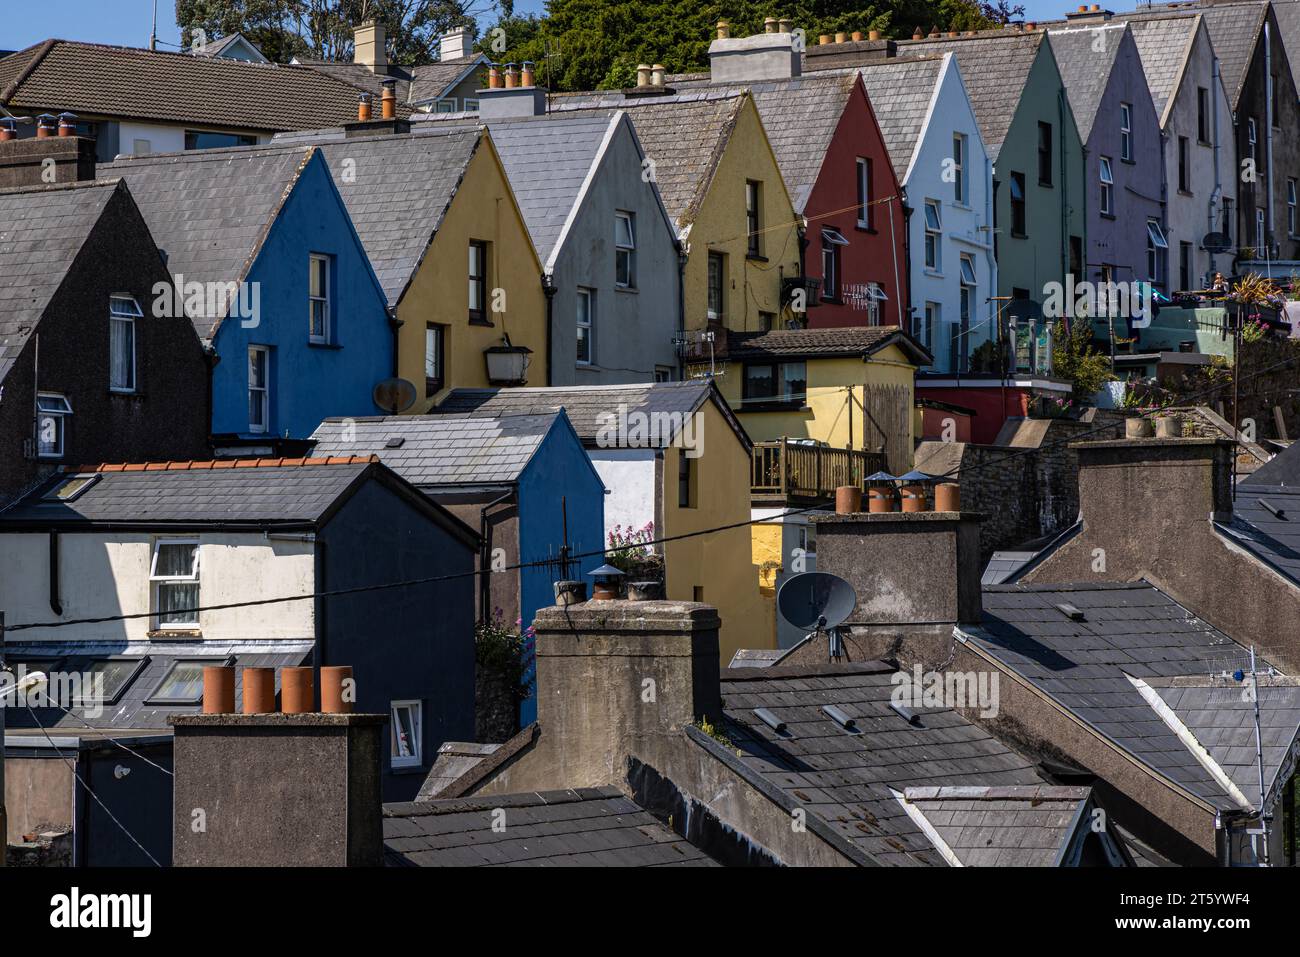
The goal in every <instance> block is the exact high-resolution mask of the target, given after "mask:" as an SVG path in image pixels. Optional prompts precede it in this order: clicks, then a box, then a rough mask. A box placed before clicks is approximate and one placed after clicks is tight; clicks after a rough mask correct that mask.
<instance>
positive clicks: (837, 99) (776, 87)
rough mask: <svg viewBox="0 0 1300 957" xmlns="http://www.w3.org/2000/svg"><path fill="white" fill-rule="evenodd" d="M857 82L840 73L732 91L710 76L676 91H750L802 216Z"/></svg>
mask: <svg viewBox="0 0 1300 957" xmlns="http://www.w3.org/2000/svg"><path fill="white" fill-rule="evenodd" d="M856 82H857V77H856V75H854V74H852V73H842V72H837V73H809V74H805V75H803V76H800V77H794V78H792V79H789V80H763V81H759V82H753V83H745V84H731V85H724V84H712V83H710V82H709V78H708V76H707V75H705V76H704V77H703V78H702V79H685V80H683V81H682V82H674V84H673V86H674V88H675V89H690V88H697V87H699V88H708V89H711V90H715V91H721V90H729V91H731V92H734V93H740V92H742V91H744V90H749V92H750V95H751V96H753V98H754V105H755V106H756V107H758V115H759V116H760V117H761V118H762V120H763V129H765V130H766V131H767V138H768V140H769V142H771V144H772V151H773V152H774V153H775V154H776V161H777V165H779V166H780V167H781V178H782V179H784V180H785V185H786V189H788V190H789V191H790V199H791V201H792V202H793V203H794V208H795V211H796V212H800V213H801V212H803V209H804V206H805V205H807V203H808V197H809V196H810V195H811V193H812V188H813V186H814V185H816V183H817V176H818V174H819V173H820V172H821V168H822V163H823V161H824V160H825V159H826V150H827V148H828V147H829V146H830V142H831V138H832V137H833V136H834V135H835V130H836V129H837V128H838V127H839V124H840V119H841V117H843V115H844V108H845V107H846V106H847V105H848V102H849V94H850V93H851V92H852V90H853V84H854V83H856Z"/></svg>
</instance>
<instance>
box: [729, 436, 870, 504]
mask: <svg viewBox="0 0 1300 957" xmlns="http://www.w3.org/2000/svg"><path fill="white" fill-rule="evenodd" d="M885 466H886V463H885V455H884V453H882V452H859V451H856V450H853V451H850V450H849V449H832V448H826V447H824V446H820V445H797V444H794V443H791V442H780V441H777V442H755V443H754V454H753V460H752V462H751V468H750V492H751V494H753V495H773V496H780V497H782V498H804V499H822V498H825V499H829V498H834V497H835V490H836V489H837V488H839V487H840V486H841V485H856V486H858V487H859V488H861V487H863V480H864V479H865V478H866V477H867V476H868V475H871V474H873V473H875V472H880V471H882V470H884V469H885Z"/></svg>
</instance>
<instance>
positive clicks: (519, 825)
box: [384, 787, 718, 867]
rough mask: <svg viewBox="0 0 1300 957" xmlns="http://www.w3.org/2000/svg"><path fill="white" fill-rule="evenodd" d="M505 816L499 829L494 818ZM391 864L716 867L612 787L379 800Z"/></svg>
mask: <svg viewBox="0 0 1300 957" xmlns="http://www.w3.org/2000/svg"><path fill="white" fill-rule="evenodd" d="M501 813H504V816H505V829H504V830H501V829H494V828H493V822H494V820H496V819H499V818H500V815H501ZM384 860H385V863H387V864H388V865H389V866H393V867H508V866H514V867H717V866H718V865H717V862H715V861H714V860H713V859H712V858H710V857H708V856H707V855H706V854H704V853H703V852H702V851H700V850H698V849H696V848H695V847H694V846H693V845H691V844H690V843H688V842H687V841H686V840H684V839H683V838H681V837H679V836H678V835H677V834H676V833H674V832H673V831H671V830H669V829H668V828H667V827H666V826H664V825H663V824H661V823H660V822H659V821H658V820H656V819H655V818H654V817H653V816H652V815H651V814H650V813H649V812H647V811H645V810H644V809H643V808H641V807H640V806H639V805H637V804H636V803H634V802H633V801H632V800H631V799H630V798H627V797H625V796H624V795H623V794H622V792H620V791H619V790H618V789H617V788H612V787H598V788H580V789H578V790H572V791H539V792H532V793H525V794H500V795H492V796H486V797H474V798H450V799H444V800H433V801H416V802H411V803H407V804H385V805H384Z"/></svg>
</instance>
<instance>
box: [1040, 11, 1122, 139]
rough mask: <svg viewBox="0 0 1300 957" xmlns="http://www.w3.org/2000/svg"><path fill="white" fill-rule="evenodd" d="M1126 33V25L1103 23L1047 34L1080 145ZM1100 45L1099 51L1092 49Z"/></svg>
mask: <svg viewBox="0 0 1300 957" xmlns="http://www.w3.org/2000/svg"><path fill="white" fill-rule="evenodd" d="M1127 32H1128V24H1126V23H1105V24H1099V25H1097V26H1088V27H1081V26H1068V27H1061V28H1056V27H1053V28H1052V29H1051V30H1049V31H1048V39H1049V42H1050V43H1051V44H1052V53H1053V54H1055V56H1056V63H1057V66H1058V67H1059V68H1060V71H1061V80H1062V82H1063V83H1064V84H1065V93H1066V97H1067V98H1068V99H1069V101H1070V110H1071V112H1073V113H1074V121H1075V123H1076V124H1077V125H1078V127H1079V139H1081V140H1082V141H1083V142H1084V143H1087V142H1088V137H1089V136H1090V135H1091V134H1092V124H1093V123H1094V122H1096V119H1097V109H1098V107H1100V106H1101V100H1102V96H1103V94H1104V93H1105V92H1106V85H1107V84H1108V83H1109V82H1110V74H1111V70H1113V69H1114V67H1115V56H1116V54H1118V53H1119V50H1120V46H1121V45H1122V43H1123V42H1124V34H1125V33H1127ZM1098 43H1100V46H1101V49H1100V50H1098V49H1096V46H1097V45H1098Z"/></svg>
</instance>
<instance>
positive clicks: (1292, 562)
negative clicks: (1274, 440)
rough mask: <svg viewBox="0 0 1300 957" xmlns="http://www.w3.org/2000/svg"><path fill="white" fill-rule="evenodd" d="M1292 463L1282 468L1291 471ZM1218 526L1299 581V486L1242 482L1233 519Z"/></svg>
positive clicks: (1217, 525) (1231, 537) (1219, 529)
mask: <svg viewBox="0 0 1300 957" xmlns="http://www.w3.org/2000/svg"><path fill="white" fill-rule="evenodd" d="M1287 451H1290V450H1289V449H1288V450H1287ZM1280 457H1281V456H1279V458H1280ZM1273 461H1274V462H1276V461H1277V459H1274V460H1273ZM1270 464H1272V463H1270ZM1290 466H1291V463H1290V462H1288V463H1284V464H1283V466H1282V468H1284V469H1287V470H1288V471H1289V469H1290ZM1260 471H1261V472H1262V471H1263V469H1260ZM1256 474H1258V473H1256ZM1274 474H1275V476H1276V473H1274ZM1274 480H1275V481H1276V480H1277V479H1276V477H1275V478H1274ZM1215 528H1216V529H1217V530H1218V531H1219V533H1220V534H1222V535H1226V536H1227V537H1229V538H1230V539H1232V541H1233V542H1234V543H1235V544H1237V545H1240V546H1241V547H1243V548H1244V549H1245V550H1246V551H1248V552H1250V553H1251V554H1252V555H1254V556H1255V557H1256V558H1258V559H1259V560H1260V561H1262V562H1264V563H1265V564H1267V565H1270V566H1271V567H1273V568H1274V569H1276V570H1277V571H1278V572H1280V573H1281V574H1282V575H1285V576H1286V577H1288V578H1290V579H1291V580H1292V581H1293V582H1295V583H1296V584H1300V488H1297V487H1296V486H1294V485H1269V484H1265V483H1264V482H1255V481H1253V480H1252V481H1246V482H1242V483H1241V485H1240V487H1239V489H1238V496H1237V501H1236V502H1234V503H1233V506H1232V519H1231V520H1230V521H1229V522H1227V523H1222V522H1219V523H1216V524H1215Z"/></svg>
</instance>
